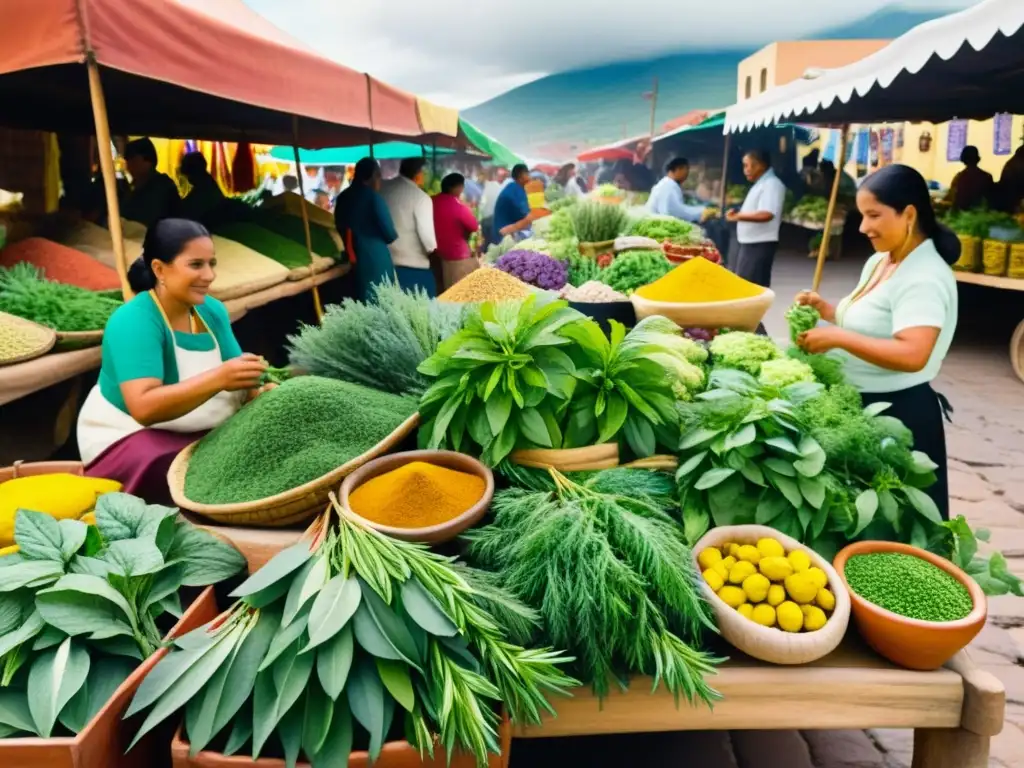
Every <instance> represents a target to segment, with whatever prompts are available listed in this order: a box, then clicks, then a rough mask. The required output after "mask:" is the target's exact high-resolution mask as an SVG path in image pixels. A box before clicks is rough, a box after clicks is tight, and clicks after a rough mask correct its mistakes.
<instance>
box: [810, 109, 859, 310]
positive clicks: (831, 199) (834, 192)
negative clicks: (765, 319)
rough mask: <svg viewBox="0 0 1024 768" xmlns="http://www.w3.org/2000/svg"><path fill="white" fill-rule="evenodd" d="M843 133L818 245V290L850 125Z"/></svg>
mask: <svg viewBox="0 0 1024 768" xmlns="http://www.w3.org/2000/svg"><path fill="white" fill-rule="evenodd" d="M839 130H840V131H842V133H841V134H840V136H839V156H838V157H837V158H836V177H835V179H833V180H832V194H831V196H830V197H829V199H828V213H827V214H826V216H825V230H824V231H823V232H822V233H821V245H820V246H819V247H818V263H817V265H815V267H814V283H813V284H812V285H811V289H812V290H814V291H817V290H818V288H819V287H820V286H821V273H822V272H823V271H824V269H825V260H826V259H827V258H828V244H829V238H830V237H831V236H832V218H833V217H834V216H835V215H836V200H838V198H839V183H840V181H841V180H842V178H843V169H844V168H845V167H846V141H847V137H848V134H849V132H850V126H849V125H844V126H843V127H842V128H840V129H839Z"/></svg>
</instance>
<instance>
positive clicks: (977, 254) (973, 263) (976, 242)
mask: <svg viewBox="0 0 1024 768" xmlns="http://www.w3.org/2000/svg"><path fill="white" fill-rule="evenodd" d="M957 237H958V238H959V239H960V258H959V259H957V261H956V263H955V264H954V265H953V269H956V270H959V271H961V272H981V239H980V238H977V237H972V236H971V235H957Z"/></svg>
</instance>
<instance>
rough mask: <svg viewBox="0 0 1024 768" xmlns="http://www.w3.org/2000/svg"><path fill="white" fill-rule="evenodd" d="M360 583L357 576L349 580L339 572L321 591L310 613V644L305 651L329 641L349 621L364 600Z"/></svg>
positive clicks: (350, 577)
mask: <svg viewBox="0 0 1024 768" xmlns="http://www.w3.org/2000/svg"><path fill="white" fill-rule="evenodd" d="M359 586H360V585H359V581H358V579H357V578H356V577H355V576H349V577H348V578H347V579H346V578H345V577H344V576H342V575H341V574H338V575H337V576H335V577H334V578H333V579H331V580H330V581H329V582H327V585H326V586H325V587H324V588H323V589H322V590H320V593H319V594H318V595H317V596H316V599H315V600H314V601H313V607H312V610H311V611H310V613H309V644H308V645H307V646H306V647H305V648H304V649H303V653H305V652H306V651H309V650H310V649H311V648H316V647H317V646H318V645H320V644H321V643H325V642H327V641H328V640H330V639H331V638H332V637H334V636H335V635H336V634H338V633H339V632H340V631H341V628H342V627H344V626H345V625H346V624H348V622H349V619H351V618H352V616H353V615H354V614H355V612H356V609H357V608H358V607H359V604H360V602H361V601H362V599H363V593H362V591H361V590H360V588H359Z"/></svg>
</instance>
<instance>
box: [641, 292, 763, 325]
mask: <svg viewBox="0 0 1024 768" xmlns="http://www.w3.org/2000/svg"><path fill="white" fill-rule="evenodd" d="M629 300H630V301H632V302H633V308H634V309H635V310H636V319H637V320H638V321H639V320H643V319H644V318H645V317H650V316H652V315H661V316H662V317H667V318H668V319H669V320H671V321H672V322H674V323H675V324H676V325H678V326H679V327H680V328H731V329H733V330H737V331H753V330H756V329H757V326H758V323H760V322H761V320H762V319H763V318H764V316H765V313H767V312H768V310H769V309H770V308H771V306H772V302H773V301H775V292H774V291H772V289H771V288H765V289H764V291H762V292H761V293H759V294H758V295H757V296H751V297H749V298H746V299H733V300H731V301H703V302H696V303H681V302H673V301H651V300H650V299H645V298H643V297H642V296H637V295H636V294H635V293H634V294H633V295H632V296H630V297H629Z"/></svg>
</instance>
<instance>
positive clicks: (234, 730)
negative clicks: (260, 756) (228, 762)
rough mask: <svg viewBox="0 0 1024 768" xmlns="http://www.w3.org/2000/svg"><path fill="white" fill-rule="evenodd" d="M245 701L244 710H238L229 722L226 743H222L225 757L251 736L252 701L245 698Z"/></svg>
mask: <svg viewBox="0 0 1024 768" xmlns="http://www.w3.org/2000/svg"><path fill="white" fill-rule="evenodd" d="M245 703H246V707H245V710H244V711H242V712H239V713H238V717H236V718H235V719H234V722H233V723H232V724H231V733H229V734H228V740H227V743H226V744H225V745H224V755H225V757H230V756H231V755H234V754H235V753H237V752H238V751H239V750H240V749H241V748H242V747H244V746H245V745H246V744H247V743H248V741H249V739H251V738H252V717H253V714H252V702H251V701H249V700H248V699H246V702H245Z"/></svg>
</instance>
